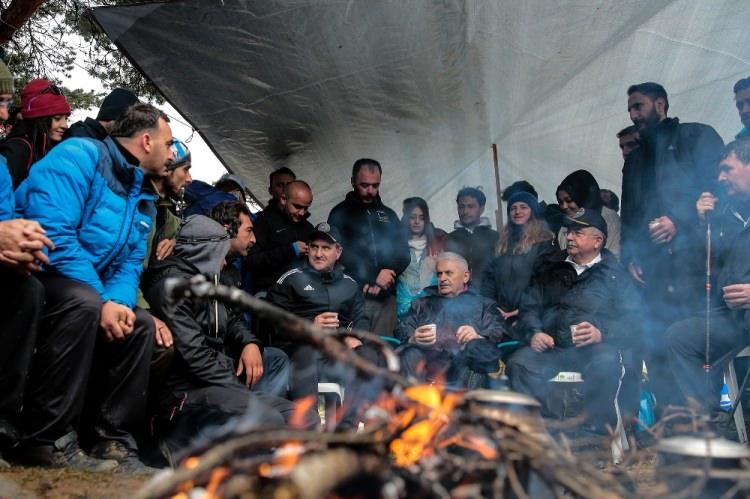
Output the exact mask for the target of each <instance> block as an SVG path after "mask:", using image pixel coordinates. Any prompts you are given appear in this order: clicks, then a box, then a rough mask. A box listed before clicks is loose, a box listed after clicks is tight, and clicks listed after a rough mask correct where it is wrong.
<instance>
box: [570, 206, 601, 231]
mask: <svg viewBox="0 0 750 499" xmlns="http://www.w3.org/2000/svg"><path fill="white" fill-rule="evenodd" d="M563 225H565V226H566V227H570V228H583V227H594V228H595V229H599V230H600V231H602V233H603V234H604V236H605V237H606V236H607V222H605V221H604V218H602V215H601V213H599V212H597V211H595V210H587V209H585V208H583V209H581V213H579V214H578V215H576V216H575V217H565V221H564V222H563Z"/></svg>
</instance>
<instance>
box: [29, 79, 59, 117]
mask: <svg viewBox="0 0 750 499" xmlns="http://www.w3.org/2000/svg"><path fill="white" fill-rule="evenodd" d="M57 114H64V115H68V114H70V104H68V101H67V99H66V98H65V96H64V95H63V93H62V90H61V89H60V87H58V86H57V85H53V84H52V83H50V82H48V81H47V80H43V79H39V80H31V81H30V82H28V83H27V84H26V86H25V87H23V90H21V115H22V116H23V118H24V119H26V120H32V119H34V118H45V117H47V116H55V115H57Z"/></svg>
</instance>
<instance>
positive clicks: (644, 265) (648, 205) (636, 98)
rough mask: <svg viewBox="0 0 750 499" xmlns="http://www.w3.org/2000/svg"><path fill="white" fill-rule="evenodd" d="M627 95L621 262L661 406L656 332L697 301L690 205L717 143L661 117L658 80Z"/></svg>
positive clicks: (670, 393) (705, 180) (665, 399)
mask: <svg viewBox="0 0 750 499" xmlns="http://www.w3.org/2000/svg"><path fill="white" fill-rule="evenodd" d="M627 94H628V113H629V114H630V119H631V120H632V121H633V124H634V125H635V126H636V127H637V129H638V135H639V147H638V148H637V149H635V150H633V151H631V152H630V155H629V156H628V158H627V160H626V161H625V166H624V167H623V176H622V210H621V212H620V213H621V220H622V244H621V246H622V254H621V260H622V262H623V265H624V266H625V267H626V268H627V269H628V271H629V272H630V275H631V276H632V277H633V279H634V280H635V281H636V282H637V283H638V284H640V286H641V287H642V289H643V297H644V303H645V304H646V309H645V311H644V312H645V314H643V316H644V317H645V319H646V323H647V330H646V335H645V337H644V339H645V342H646V345H645V346H646V348H645V350H646V352H645V354H646V365H647V366H648V369H649V374H650V375H651V376H650V379H651V389H652V390H653V391H654V394H655V395H656V398H657V400H659V401H660V403H661V405H662V406H663V407H665V406H666V405H669V404H671V403H675V402H676V400H675V399H674V396H675V390H674V388H673V387H674V380H672V379H671V372H670V371H669V369H668V367H667V361H666V360H667V359H666V350H665V348H664V344H663V342H664V332H665V331H666V329H667V328H668V327H669V325H670V324H672V323H673V322H675V321H678V320H680V319H684V318H686V317H689V316H690V314H691V313H692V310H694V309H695V308H696V307H699V306H700V304H701V298H702V294H703V293H702V290H703V287H704V285H703V273H704V271H703V260H704V258H705V257H704V253H705V248H704V245H703V243H702V242H700V240H699V239H696V238H694V237H693V234H692V232H693V229H694V227H696V226H697V223H698V219H697V217H696V214H695V207H694V205H695V200H696V199H697V198H698V196H699V195H700V194H701V193H702V192H709V191H712V190H713V185H714V183H715V181H716V166H717V165H718V163H719V160H720V159H721V156H722V152H723V147H724V144H723V141H722V140H721V137H719V135H718V134H717V133H716V130H714V129H713V128H711V127H710V126H709V125H705V124H702V123H681V122H680V121H679V120H678V119H677V118H670V117H667V111H668V110H669V98H668V96H667V92H666V90H665V89H664V87H663V86H661V85H659V84H658V83H653V82H646V83H640V84H638V85H632V86H631V87H630V88H628V91H627Z"/></svg>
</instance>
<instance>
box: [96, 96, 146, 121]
mask: <svg viewBox="0 0 750 499" xmlns="http://www.w3.org/2000/svg"><path fill="white" fill-rule="evenodd" d="M136 102H138V96H137V95H135V94H134V93H133V92H132V91H130V90H128V89H127V88H116V89H114V90H112V91H111V92H110V93H109V95H108V96H106V97H105V98H104V100H103V101H102V107H100V108H99V114H98V115H97V116H96V119H97V120H98V121H112V120H116V119H118V118H119V117H120V116H122V115H123V114H124V113H125V110H126V109H127V108H129V107H130V106H132V105H133V104H135V103H136Z"/></svg>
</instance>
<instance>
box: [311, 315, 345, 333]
mask: <svg viewBox="0 0 750 499" xmlns="http://www.w3.org/2000/svg"><path fill="white" fill-rule="evenodd" d="M313 323H314V324H315V325H316V326H320V327H325V328H329V329H337V328H338V327H339V314H338V313H336V312H323V313H322V314H318V315H316V316H315V318H314V319H313Z"/></svg>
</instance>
